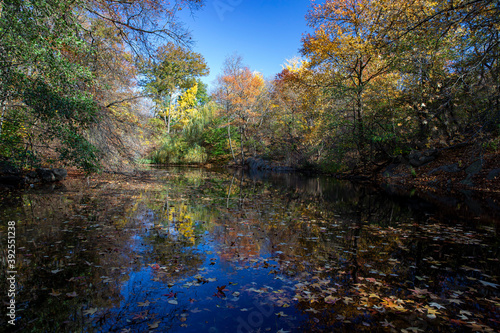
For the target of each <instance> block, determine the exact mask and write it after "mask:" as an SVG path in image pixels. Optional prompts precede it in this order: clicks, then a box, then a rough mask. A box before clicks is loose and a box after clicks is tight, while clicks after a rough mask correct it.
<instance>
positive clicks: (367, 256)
mask: <svg viewBox="0 0 500 333" xmlns="http://www.w3.org/2000/svg"><path fill="white" fill-rule="evenodd" d="M393 199H394V198H389V197H388V196H386V195H384V194H382V193H380V192H379V191H377V190H375V189H372V188H369V187H365V186H361V185H353V184H351V183H348V182H339V181H337V180H334V179H331V178H318V177H313V178H305V177H300V176H298V175H286V174H272V175H261V174H260V175H259V174H251V175H243V174H239V173H236V174H232V173H225V172H210V171H206V170H200V169H170V170H156V171H150V172H147V173H143V174H142V175H141V176H140V177H135V178H129V179H127V178H118V177H109V178H102V177H101V178H96V179H89V180H72V181H67V182H65V184H64V186H63V187H59V188H54V189H32V190H30V191H26V192H24V193H13V194H6V193H4V194H2V201H1V204H0V220H1V229H0V230H1V232H2V251H3V261H2V263H3V266H2V273H1V274H3V276H2V279H1V281H0V284H1V287H2V288H1V290H7V289H8V284H7V282H6V278H7V276H6V274H7V273H6V272H7V270H8V269H7V266H6V264H7V262H6V260H5V258H6V255H7V251H6V244H7V222H8V221H16V251H17V256H16V260H17V261H16V270H17V274H16V283H17V285H16V287H17V296H16V306H17V313H16V315H17V320H16V326H14V327H9V326H10V325H8V323H7V320H9V318H8V317H6V316H2V318H1V319H0V320H1V322H0V324H1V325H2V328H5V327H7V328H9V329H10V330H12V331H20V332H82V331H83V332H94V331H95V332H108V331H109V332H146V331H148V330H151V331H158V332H252V331H255V332H288V331H290V332H332V331H339V332H342V331H345V332H352V331H371V332H377V331H380V332H386V331H387V332H419V331H426V332H431V331H436V332H456V331H477V330H482V331H486V332H488V331H490V332H494V331H498V329H499V328H500V324H499V322H500V313H499V311H498V309H499V304H500V299H499V285H498V284H500V282H499V272H500V265H499V263H498V260H499V238H498V221H496V222H495V221H493V222H480V221H479V222H478V221H475V222H474V223H470V222H468V221H465V220H464V221H462V220H457V219H456V217H453V216H446V217H444V216H442V214H440V212H439V211H436V210H435V209H433V207H432V206H429V205H427V204H423V203H422V202H420V201H418V200H410V201H408V200H405V201H401V200H400V201H399V202H398V201H395V200H393ZM4 294H5V295H3V296H2V297H3V298H4V299H7V292H5V293H4ZM7 301H8V299H7ZM4 309H6V305H5V306H4Z"/></svg>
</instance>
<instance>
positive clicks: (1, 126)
mask: <svg viewBox="0 0 500 333" xmlns="http://www.w3.org/2000/svg"><path fill="white" fill-rule="evenodd" d="M0 105H1V107H2V114H1V115H0V137H2V128H3V120H4V116H5V110H6V109H7V108H6V107H5V104H4V101H2V103H0Z"/></svg>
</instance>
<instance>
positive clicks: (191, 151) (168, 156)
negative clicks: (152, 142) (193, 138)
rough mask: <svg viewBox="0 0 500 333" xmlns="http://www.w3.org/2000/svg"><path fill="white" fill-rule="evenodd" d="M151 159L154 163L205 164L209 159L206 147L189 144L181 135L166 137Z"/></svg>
mask: <svg viewBox="0 0 500 333" xmlns="http://www.w3.org/2000/svg"><path fill="white" fill-rule="evenodd" d="M149 159H150V160H151V161H152V162H153V163H154V164H203V163H205V162H206V161H207V154H206V152H205V149H204V148H203V147H201V146H199V145H198V144H194V145H189V144H188V142H187V141H186V140H185V139H184V137H183V136H181V135H171V136H167V137H165V139H164V141H163V144H162V146H161V147H160V149H159V150H157V151H155V152H153V153H152V154H151V156H149Z"/></svg>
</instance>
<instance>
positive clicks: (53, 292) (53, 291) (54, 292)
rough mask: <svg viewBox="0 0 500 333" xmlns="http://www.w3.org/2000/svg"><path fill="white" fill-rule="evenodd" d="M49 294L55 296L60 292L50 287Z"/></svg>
mask: <svg viewBox="0 0 500 333" xmlns="http://www.w3.org/2000/svg"><path fill="white" fill-rule="evenodd" d="M49 295H50V296H55V297H57V296H59V295H61V293H59V292H57V291H55V290H54V289H52V292H51V293H49Z"/></svg>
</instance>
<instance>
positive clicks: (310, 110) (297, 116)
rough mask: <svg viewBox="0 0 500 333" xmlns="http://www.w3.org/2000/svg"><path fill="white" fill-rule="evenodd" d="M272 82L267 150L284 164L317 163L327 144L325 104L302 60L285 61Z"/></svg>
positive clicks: (322, 95) (319, 87)
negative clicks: (270, 130)
mask: <svg viewBox="0 0 500 333" xmlns="http://www.w3.org/2000/svg"><path fill="white" fill-rule="evenodd" d="M283 67H284V68H283V70H282V71H281V72H280V73H278V74H277V75H276V77H275V79H274V80H273V82H272V94H271V96H272V102H271V103H272V107H271V118H272V121H271V124H270V126H271V127H272V134H271V138H270V140H269V141H270V150H271V151H272V152H273V154H275V155H277V156H280V157H282V158H283V159H284V160H285V163H286V164H287V165H304V164H308V163H317V162H319V161H320V160H321V158H322V157H323V153H324V151H325V150H324V149H325V144H326V143H327V142H328V137H327V136H328V134H329V133H328V132H327V131H326V128H325V125H326V115H325V113H324V111H325V109H326V108H327V105H328V101H327V100H326V99H325V95H324V93H323V88H322V87H321V86H320V85H318V84H317V82H316V76H315V75H313V71H311V70H310V69H309V68H308V64H307V63H306V62H305V61H302V60H299V59H297V58H296V59H292V60H288V61H287V63H285V65H284V66H283Z"/></svg>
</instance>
